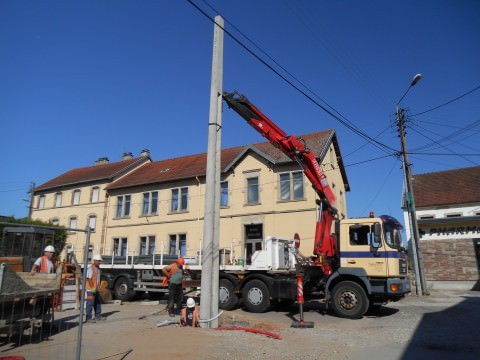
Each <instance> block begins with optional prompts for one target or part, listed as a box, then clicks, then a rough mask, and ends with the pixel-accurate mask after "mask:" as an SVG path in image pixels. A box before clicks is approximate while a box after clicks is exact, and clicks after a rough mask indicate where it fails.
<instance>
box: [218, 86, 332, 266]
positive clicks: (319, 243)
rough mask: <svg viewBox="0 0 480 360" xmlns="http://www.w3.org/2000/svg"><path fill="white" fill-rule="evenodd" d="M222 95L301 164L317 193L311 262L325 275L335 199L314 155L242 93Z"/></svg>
mask: <svg viewBox="0 0 480 360" xmlns="http://www.w3.org/2000/svg"><path fill="white" fill-rule="evenodd" d="M223 98H224V100H225V101H226V102H227V104H228V106H229V107H230V108H232V109H233V110H235V111H236V112H237V113H238V114H239V115H240V116H241V117H243V118H244V119H245V120H246V121H247V123H248V124H249V125H250V126H252V127H253V128H254V129H255V130H257V131H258V132H259V133H260V134H261V135H262V136H263V137H265V138H266V139H267V140H268V141H270V143H272V144H273V145H274V146H275V147H277V148H278V149H280V150H281V151H282V152H283V153H284V154H285V155H287V156H288V157H289V158H290V159H292V160H294V161H296V162H297V163H298V164H299V165H300V166H301V167H302V169H303V172H304V173H305V176H306V177H307V179H308V180H309V181H310V182H311V184H312V187H313V189H314V190H315V192H316V193H317V195H318V199H317V204H318V207H319V210H318V219H317V223H316V228H315V241H314V249H313V255H314V257H315V258H314V262H313V265H317V266H320V267H321V268H322V271H323V273H324V274H325V275H330V274H331V273H332V268H331V265H330V260H331V259H332V258H333V257H334V256H335V255H336V245H335V244H336V236H335V234H331V227H332V223H333V221H334V220H335V219H336V218H337V209H336V208H335V200H336V199H335V194H334V193H333V191H332V188H331V187H330V185H329V184H328V181H327V177H326V175H325V174H324V173H323V171H322V169H321V167H320V165H319V164H318V162H317V159H316V158H315V155H314V154H313V152H311V151H310V150H309V149H308V148H307V147H306V144H305V141H304V140H303V139H302V138H299V137H295V136H292V135H287V134H286V133H285V132H284V131H283V130H282V129H281V128H279V127H278V126H277V125H276V124H275V123H274V122H273V121H272V120H271V119H269V118H268V117H267V116H266V115H265V114H263V113H262V112H261V111H260V110H259V109H258V108H257V107H255V106H254V105H253V104H252V103H251V102H250V101H249V100H248V99H247V98H246V97H245V96H243V95H240V94H238V93H237V92H232V93H228V92H224V93H223Z"/></svg>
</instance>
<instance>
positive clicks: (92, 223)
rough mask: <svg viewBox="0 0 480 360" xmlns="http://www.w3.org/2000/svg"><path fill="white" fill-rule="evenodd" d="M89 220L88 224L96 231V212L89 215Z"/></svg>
mask: <svg viewBox="0 0 480 360" xmlns="http://www.w3.org/2000/svg"><path fill="white" fill-rule="evenodd" d="M87 221H88V226H89V227H90V229H92V230H91V231H95V229H96V227H97V215H95V214H92V215H88V219H87Z"/></svg>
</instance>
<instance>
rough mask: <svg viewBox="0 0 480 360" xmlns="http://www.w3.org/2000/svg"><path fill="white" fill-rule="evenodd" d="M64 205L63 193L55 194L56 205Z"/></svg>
mask: <svg viewBox="0 0 480 360" xmlns="http://www.w3.org/2000/svg"><path fill="white" fill-rule="evenodd" d="M60 206H62V193H61V192H58V193H56V194H55V207H60Z"/></svg>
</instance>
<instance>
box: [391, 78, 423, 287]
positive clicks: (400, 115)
mask: <svg viewBox="0 0 480 360" xmlns="http://www.w3.org/2000/svg"><path fill="white" fill-rule="evenodd" d="M421 78H422V75H421V74H417V75H415V76H414V77H413V79H412V82H411V83H410V86H409V87H408V88H407V90H406V91H405V93H404V94H403V96H402V97H401V98H400V100H398V102H397V123H398V130H399V132H400V140H401V144H402V160H403V174H404V176H405V185H406V194H405V200H406V206H407V212H408V215H409V225H410V226H409V227H410V236H411V239H412V252H413V254H412V255H413V265H414V271H415V280H416V281H415V283H416V291H417V295H427V294H428V292H427V284H426V282H425V277H424V271H423V259H422V256H421V252H420V246H419V241H420V236H419V232H418V223H417V216H416V213H415V200H414V195H413V186H412V174H411V171H410V162H409V161H408V152H407V142H406V140H405V116H404V112H403V109H402V108H400V107H399V105H400V102H401V101H402V100H403V98H404V97H405V96H406V95H407V93H408V92H409V91H410V89H411V88H412V87H413V86H415V84H417V83H418V82H419V81H420V79H421Z"/></svg>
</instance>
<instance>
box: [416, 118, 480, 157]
mask: <svg viewBox="0 0 480 360" xmlns="http://www.w3.org/2000/svg"><path fill="white" fill-rule="evenodd" d="M410 129H412V131H415V132H416V133H417V134H419V135H421V136H423V137H425V138H426V139H428V140H430V141H432V142H434V143H435V144H437V145H439V146H440V147H442V148H444V149H446V150H448V151H450V152H451V155H456V156H459V157H461V158H463V159H464V160H466V161H468V162H470V163H472V164H474V165H477V163H475V162H473V161H472V160H470V159H467V158H466V157H465V156H464V155H462V154H458V153H456V152H454V151H453V150H451V149H449V148H448V147H446V146H445V145H442V144H440V143H439V142H438V141H435V140H434V139H432V138H430V137H428V136H427V135H425V134H424V133H422V132H420V131H417V130H415V129H414V128H413V127H410Z"/></svg>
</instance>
